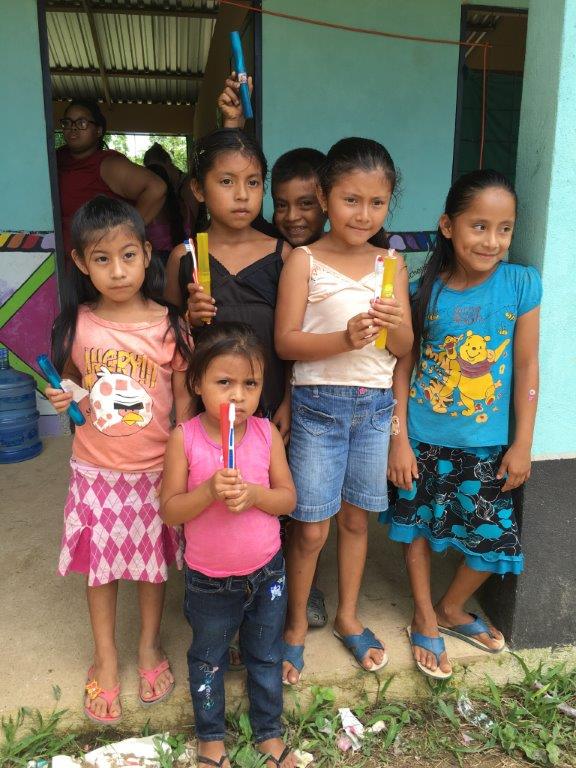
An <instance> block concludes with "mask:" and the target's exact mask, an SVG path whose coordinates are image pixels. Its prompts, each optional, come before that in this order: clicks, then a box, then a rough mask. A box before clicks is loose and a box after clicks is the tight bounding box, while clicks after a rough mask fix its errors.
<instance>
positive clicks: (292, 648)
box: [282, 641, 304, 685]
mask: <svg viewBox="0 0 576 768" xmlns="http://www.w3.org/2000/svg"><path fill="white" fill-rule="evenodd" d="M282 661H287V662H288V663H289V664H292V666H293V667H294V669H295V670H296V671H297V672H298V682H300V678H301V676H302V675H301V674H300V673H301V672H302V670H303V669H304V646H303V645H290V643H287V642H286V641H284V651H283V652H282ZM282 682H283V684H284V685H296V683H291V682H289V681H288V680H282Z"/></svg>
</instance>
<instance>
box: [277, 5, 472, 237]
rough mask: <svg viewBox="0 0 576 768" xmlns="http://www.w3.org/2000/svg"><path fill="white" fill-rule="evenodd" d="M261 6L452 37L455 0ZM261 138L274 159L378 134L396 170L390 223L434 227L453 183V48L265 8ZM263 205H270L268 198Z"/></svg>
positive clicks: (456, 25)
mask: <svg viewBox="0 0 576 768" xmlns="http://www.w3.org/2000/svg"><path fill="white" fill-rule="evenodd" d="M263 8H264V9H265V10H273V11H287V12H289V13H292V14H296V15H301V16H307V17H313V18H317V19H323V20H326V21H332V22H336V23H341V24H348V25H352V26H357V27H369V28H372V29H377V30H382V31H389V32H396V33H401V34H413V35H423V36H426V37H442V38H448V39H451V40H458V39H459V36H460V3H459V2H458V1H457V0H434V2H430V0H403V2H398V1H397V0H362V2H350V0H315V2H310V1H309V0H291V2H290V3H287V2H286V0H264V1H263ZM262 26H263V35H262V38H263V73H262V88H263V110H264V113H263V142H264V149H265V152H266V156H267V158H268V160H269V161H270V163H272V162H273V161H274V160H276V158H277V157H278V155H280V154H282V152H285V151H286V150H288V149H291V148H293V147H297V146H311V147H317V148H318V149H321V150H323V151H326V150H327V149H328V148H329V147H330V145H331V144H333V143H334V142H335V141H337V140H338V139H340V138H342V137H344V136H354V135H356V136H367V137H370V138H374V139H377V140H378V141H381V142H382V143H383V144H384V145H385V146H386V147H387V149H388V150H389V151H390V154H391V155H392V157H393V159H394V162H395V163H396V164H397V166H398V167H399V168H400V171H401V172H402V177H403V181H402V194H401V197H400V200H399V202H398V205H397V207H396V209H395V210H394V213H393V217H392V218H391V220H389V222H388V223H389V225H390V226H391V228H392V229H396V230H402V229H407V230H418V229H432V228H435V226H436V221H437V218H438V215H439V213H440V212H441V207H442V203H443V200H444V198H445V196H446V192H447V191H448V187H449V186H450V179H451V172H452V152H453V143H454V119H455V109H456V89H457V68H458V47H457V46H451V45H431V44H424V43H417V42H410V41H404V40H391V39H388V38H384V37H374V36H371V35H364V34H357V33H352V32H344V31H339V30H333V29H326V28H322V27H317V26H310V25H307V24H302V23H298V22H292V21H288V20H284V19H278V18H274V17H270V16H266V15H264V16H263V19H262ZM266 212H267V213H268V214H269V213H270V203H269V201H268V207H267V210H266Z"/></svg>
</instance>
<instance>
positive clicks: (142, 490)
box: [58, 459, 183, 587]
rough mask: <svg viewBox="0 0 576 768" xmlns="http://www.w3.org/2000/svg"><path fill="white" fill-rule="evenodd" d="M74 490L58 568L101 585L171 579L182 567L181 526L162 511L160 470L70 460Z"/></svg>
mask: <svg viewBox="0 0 576 768" xmlns="http://www.w3.org/2000/svg"><path fill="white" fill-rule="evenodd" d="M70 467H71V475H70V490H69V491H68V498H67V499H66V506H65V507H64V533H63V535H62V548H61V551H60V561H59V563H58V573H60V574H61V575H62V576H65V575H66V574H67V573H69V572H70V571H75V572H77V573H85V574H87V575H88V585H89V586H91V587H98V586H100V585H102V584H108V583H109V582H111V581H116V580H117V579H128V580H130V581H149V582H152V583H154V584H158V583H160V582H163V581H166V579H167V578H168V566H169V565H170V564H171V563H174V562H175V563H176V564H177V566H178V568H181V567H182V550H183V537H182V532H181V528H174V527H172V526H169V525H165V524H164V523H163V522H162V520H161V518H160V515H159V508H160V499H159V495H158V494H159V490H160V481H161V479H162V473H161V472H117V471H115V470H112V469H103V468H101V467H93V466H91V465H88V464H83V463H80V462H77V461H76V460H75V459H71V460H70Z"/></svg>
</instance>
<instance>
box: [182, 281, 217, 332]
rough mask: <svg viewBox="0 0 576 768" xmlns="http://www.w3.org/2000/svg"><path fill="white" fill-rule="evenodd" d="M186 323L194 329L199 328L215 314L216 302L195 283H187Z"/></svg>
mask: <svg viewBox="0 0 576 768" xmlns="http://www.w3.org/2000/svg"><path fill="white" fill-rule="evenodd" d="M187 288H188V310H187V316H188V322H189V323H190V325H192V326H193V327H195V328H199V327H200V326H201V325H202V324H203V323H204V322H209V321H210V320H212V318H213V317H214V315H215V314H216V302H215V301H214V299H213V298H212V296H209V295H208V294H207V293H204V288H202V286H201V285H198V284H197V283H188V286H187Z"/></svg>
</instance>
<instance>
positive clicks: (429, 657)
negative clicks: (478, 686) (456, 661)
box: [411, 614, 452, 674]
mask: <svg viewBox="0 0 576 768" xmlns="http://www.w3.org/2000/svg"><path fill="white" fill-rule="evenodd" d="M411 629H412V632H418V633H419V634H421V635H424V636H425V637H440V633H439V632H438V624H437V623H436V617H435V616H434V614H432V616H430V617H424V616H419V615H417V614H415V615H414V618H413V619H412V625H411ZM412 655H413V656H414V659H415V661H417V662H419V663H420V664H422V666H423V667H426V669H429V670H431V671H432V672H435V671H436V670H437V669H438V667H440V670H441V671H442V672H445V673H446V674H450V673H451V672H452V666H451V665H450V662H449V661H448V655H447V653H446V652H445V651H444V653H442V654H440V659H439V662H440V663H438V661H437V660H436V656H435V655H434V654H433V653H432V651H427V650H426V649H425V648H422V647H421V646H419V645H417V644H415V643H414V644H412Z"/></svg>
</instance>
